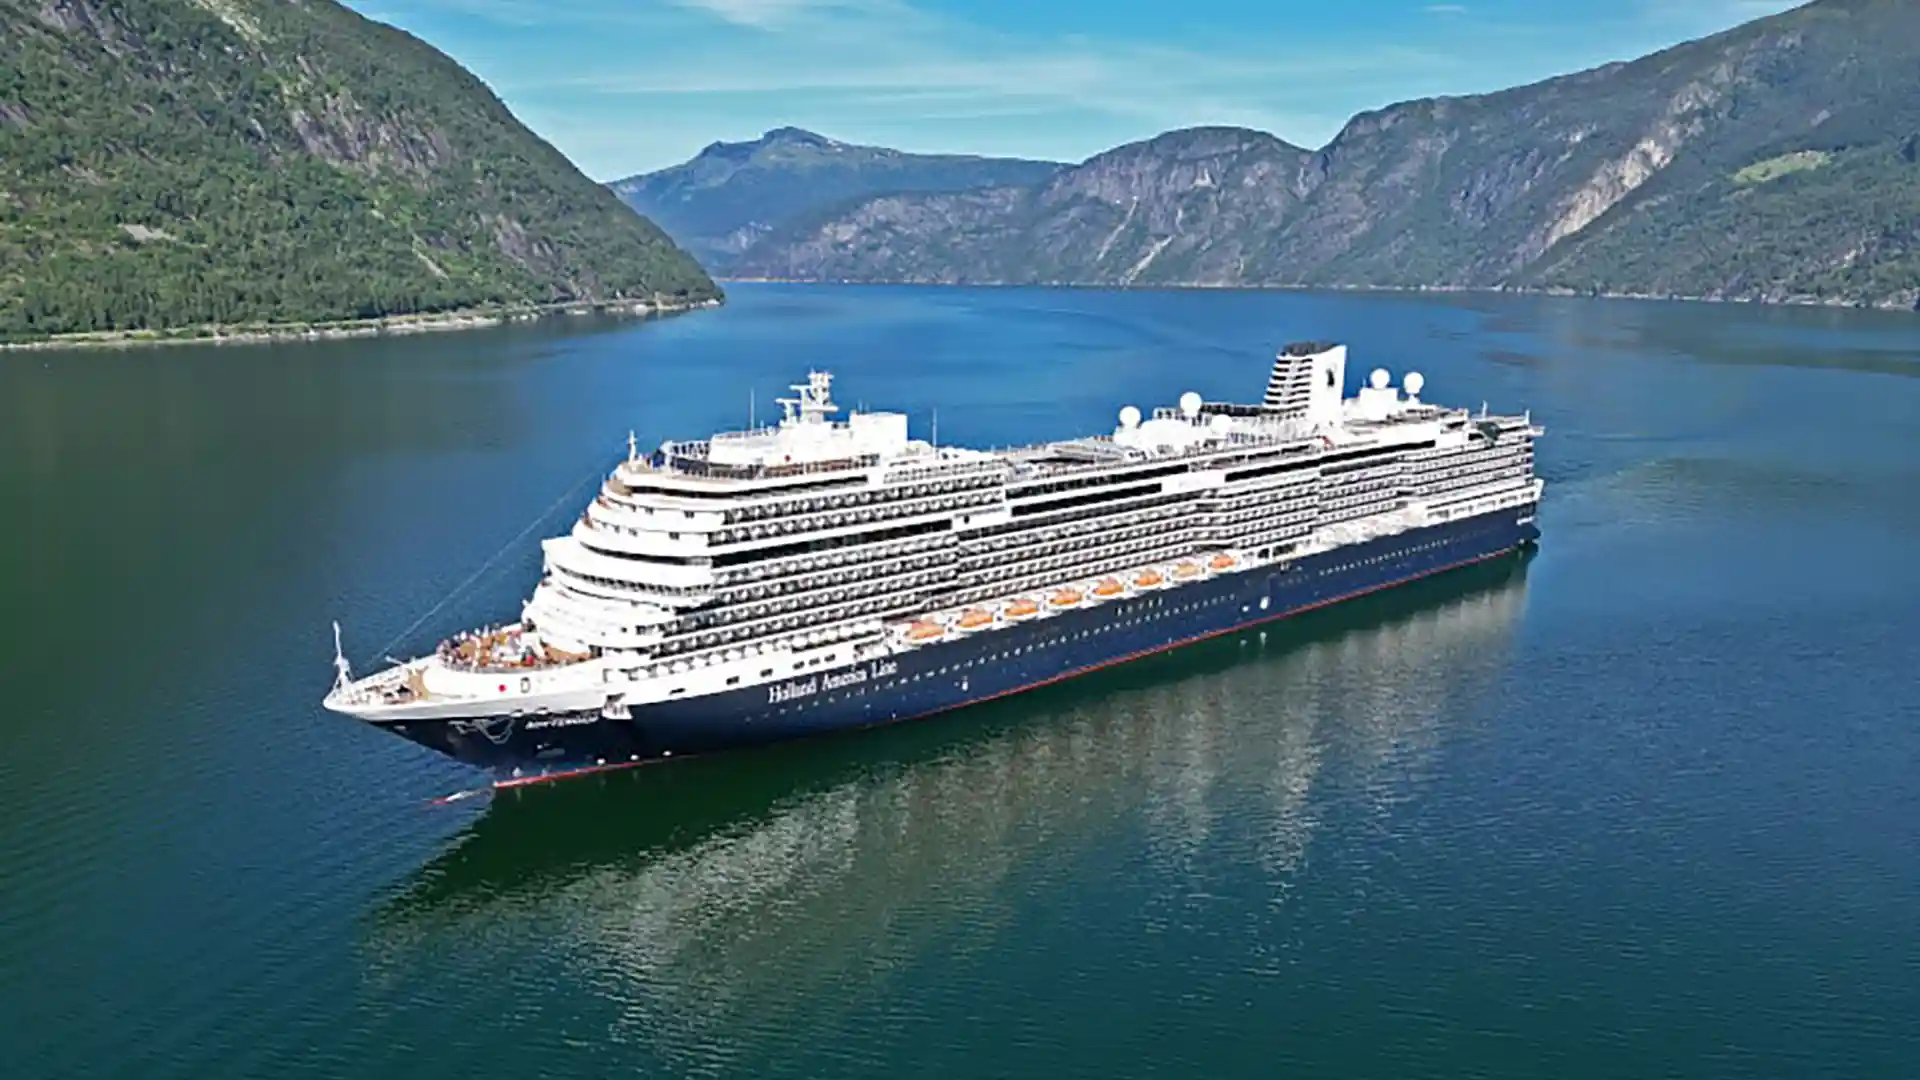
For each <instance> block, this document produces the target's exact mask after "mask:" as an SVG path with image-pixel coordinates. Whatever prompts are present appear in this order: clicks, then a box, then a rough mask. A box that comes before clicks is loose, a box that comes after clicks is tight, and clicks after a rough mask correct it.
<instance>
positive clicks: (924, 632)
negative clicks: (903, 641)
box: [907, 619, 947, 641]
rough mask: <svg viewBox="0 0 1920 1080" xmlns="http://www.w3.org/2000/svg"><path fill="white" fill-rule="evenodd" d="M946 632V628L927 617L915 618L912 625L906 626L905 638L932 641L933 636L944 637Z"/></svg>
mask: <svg viewBox="0 0 1920 1080" xmlns="http://www.w3.org/2000/svg"><path fill="white" fill-rule="evenodd" d="M946 633H947V628H946V627H944V626H941V625H940V624H939V623H937V622H931V621H929V620H927V619H916V620H914V623H913V625H912V626H909V627H907V640H908V641H932V640H934V639H935V638H940V637H945V636H946Z"/></svg>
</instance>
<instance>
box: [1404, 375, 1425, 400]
mask: <svg viewBox="0 0 1920 1080" xmlns="http://www.w3.org/2000/svg"><path fill="white" fill-rule="evenodd" d="M1400 385H1402V386H1404V387H1406V388H1407V396H1409V397H1419V396H1420V391H1421V390H1422V389H1424V388H1425V387H1426V385H1427V377H1426V376H1425V375H1422V374H1420V373H1419V372H1417V371H1409V372H1407V377H1406V378H1404V379H1402V380H1400Z"/></svg>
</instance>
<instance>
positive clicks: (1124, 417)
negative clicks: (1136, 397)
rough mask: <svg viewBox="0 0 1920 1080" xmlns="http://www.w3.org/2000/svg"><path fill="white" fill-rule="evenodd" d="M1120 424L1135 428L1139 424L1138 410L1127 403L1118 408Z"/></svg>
mask: <svg viewBox="0 0 1920 1080" xmlns="http://www.w3.org/2000/svg"><path fill="white" fill-rule="evenodd" d="M1120 426H1121V427H1123V428H1135V427H1139V426H1140V410H1139V409H1136V408H1134V407H1133V406H1131V405H1129V406H1127V407H1126V408H1124V409H1121V410H1120Z"/></svg>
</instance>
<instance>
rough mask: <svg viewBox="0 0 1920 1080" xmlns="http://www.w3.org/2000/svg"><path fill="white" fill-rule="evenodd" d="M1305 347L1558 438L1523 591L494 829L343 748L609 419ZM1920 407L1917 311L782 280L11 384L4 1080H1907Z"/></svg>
mask: <svg viewBox="0 0 1920 1080" xmlns="http://www.w3.org/2000/svg"><path fill="white" fill-rule="evenodd" d="M1304 336H1315V337H1336V338H1340V339H1343V340H1346V341H1349V342H1350V343H1351V344H1352V345H1353V346H1354V347H1355V349H1356V356H1355V359H1356V363H1357V365H1358V366H1359V368H1360V369H1361V370H1364V369H1365V368H1367V367H1370V366H1372V365H1373V364H1375V363H1384V364H1386V365H1387V366H1390V367H1392V368H1394V369H1395V370H1396V371H1398V370H1402V369H1404V368H1406V367H1409V366H1414V367H1418V368H1419V369H1420V370H1421V371H1423V372H1424V373H1425V374H1426V376H1427V382H1428V386H1429V387H1430V389H1429V392H1428V393H1429V396H1430V397H1433V398H1434V399H1436V400H1442V401H1448V402H1465V403H1471V404H1475V405H1477V404H1478V403H1479V402H1480V400H1481V399H1483V398H1484V399H1487V400H1488V401H1490V402H1491V403H1493V404H1494V405H1495V406H1496V407H1502V408H1521V407H1529V406H1530V407H1531V408H1532V409H1533V411H1534V415H1535V416H1536V417H1537V418H1540V419H1541V420H1542V421H1543V422H1544V423H1545V424H1546V426H1547V427H1548V429H1549V431H1550V437H1549V438H1548V439H1547V440H1546V441H1545V442H1544V443H1543V444H1542V446H1541V450H1540V461H1541V470H1542V472H1543V473H1544V474H1545V475H1546V476H1547V477H1548V478H1549V481H1550V487H1549V490H1548V501H1547V504H1546V507H1545V509H1544V512H1543V513H1542V516H1541V521H1542V526H1543V528H1544V529H1545V532H1546V539H1545V541H1544V543H1543V545H1542V548H1541V550H1540V552H1539V554H1538V555H1537V557H1535V558H1533V559H1532V560H1530V561H1529V562H1527V563H1525V564H1523V565H1520V566H1517V567H1513V568H1510V569H1505V570H1499V571H1491V572H1486V571H1475V572H1472V573H1470V574H1469V575H1468V576H1465V577H1458V578H1453V579H1448V580H1443V581H1439V582H1433V583H1428V584H1426V585H1422V586H1419V587H1416V588H1414V589H1410V590H1406V591H1404V592H1403V593H1401V594H1400V595H1396V596H1392V597H1387V598H1379V599H1374V600H1368V601H1363V602H1360V603H1357V604H1355V605H1350V606H1349V607H1348V608H1346V609H1344V610H1339V611H1334V612H1329V613H1323V614H1321V615H1316V616H1311V617H1307V618H1303V619H1300V620H1297V621H1295V622H1292V623H1289V624H1282V625H1281V626H1280V627H1279V628H1275V629H1272V630H1270V631H1268V632H1267V633H1265V634H1264V635H1262V634H1253V635H1249V636H1246V637H1243V638H1240V639H1229V640H1222V641H1218V642H1215V643H1212V644H1210V645H1207V646H1203V647H1198V648H1195V649H1192V650H1188V651H1185V652H1182V653H1179V654H1176V655H1174V656H1170V657H1162V658H1158V659H1156V660H1152V661H1148V662H1144V663H1143V664H1140V665H1136V666H1134V667H1132V668H1128V669H1123V670H1120V671H1117V672H1112V673H1109V674H1106V675H1102V676H1096V677H1093V678H1090V679H1087V680H1083V681H1081V682H1079V683H1077V684H1074V685H1070V686H1065V687H1058V688H1054V689H1052V690H1049V691H1045V692H1041V693H1038V694H1035V695H1031V696H1029V697H1025V698H1021V699H1014V700H1010V701H1007V702H1002V703H998V704H996V705H992V706H988V707H985V708H982V709H978V710H975V711H972V712H967V713H961V714H956V715H953V716H950V717H948V718H945V719H941V720H937V721H929V722H925V723H922V724H919V725H915V726H910V727H906V728H901V729H895V730H891V731H885V732H879V733H873V734H868V735H862V736H856V737H850V738H842V739H832V740H826V741H821V742H815V743H811V744H806V745H799V746H791V747H786V748H781V749H778V750H775V751H772V752H766V753H757V754H750V755H745V756H736V757H732V758H723V759H719V760H713V761H705V762H688V763H683V764H681V765H676V766H671V767H662V768H654V769H648V770H642V771H640V772H636V773H632V774H626V775H621V776H617V777H613V778H608V779H603V780H588V781H576V782H573V783H570V784H564V785H559V786H555V787H552V788H548V789H544V790H534V791H528V792H524V793H518V794H516V795H514V796H512V797H502V798H499V799H497V800H494V801H492V802H491V803H489V802H487V801H486V800H483V799H473V800H469V801H466V802H463V803H458V804H456V805H454V806H451V807H430V806H428V805H427V804H428V803H429V801H430V800H431V799H432V798H433V797H435V796H439V795H443V794H446V793H448V792H451V791H455V790H458V789H461V788H465V787H468V786H470V785H471V783H472V781H473V777H472V776H471V775H470V774H467V773H465V772H463V771H462V770H461V769H459V768H458V767H456V766H452V765H449V764H445V763H443V762H441V761H439V760H438V759H436V758H433V757H431V756H429V755H428V754H427V753H426V752H424V751H420V750H417V749H415V748H414V747H412V746H410V745H408V744H406V743H404V742H402V741H400V740H397V739H392V738H388V737H385V736H382V735H380V734H379V733H377V732H373V731H370V730H366V729H363V728H361V727H359V726H357V725H355V724H352V723H350V722H347V721H344V720H341V719H338V718H334V717H331V716H328V715H325V714H323V713H322V711H321V710H320V709H319V707H318V705H317V702H318V699H319V697H320V695H321V694H322V692H323V691H324V689H325V687H326V684H327V682H328V679H329V675H330V672H329V668H328V659H329V656H330V645H329V640H328V630H327V624H328V621H329V620H330V619H333V618H336V617H337V618H340V619H341V620H342V621H343V622H344V623H345V624H346V627H347V637H348V648H349V652H350V653H351V654H352V655H353V656H354V657H355V658H356V659H357V660H359V661H360V662H361V663H363V664H364V663H365V662H367V661H369V660H371V659H372V658H373V657H375V656H377V655H379V653H380V651H381V650H382V649H383V647H385V646H386V643H387V642H388V641H389V640H390V639H393V638H394V637H395V636H396V635H400V636H401V637H402V640H401V641H399V642H398V643H397V644H395V645H394V646H392V649H393V651H395V652H396V653H399V652H403V651H407V650H413V649H419V648H424V647H428V646H430V644H431V642H432V641H433V640H435V639H436V638H437V637H438V636H440V635H442V634H444V633H445V632H447V631H450V630H452V629H454V628H456V627H458V626H461V625H465V624H469V623H473V622H478V621H482V620H486V619H489V618H493V617H497V616H499V615H502V614H508V613H511V612H512V611H513V610H514V605H515V602H516V601H517V598H518V597H519V596H520V595H521V594H522V592H523V591H524V589H525V588H526V587H527V586H528V585H529V583H530V581H531V579H532V577H533V576H534V575H535V574H536V572H537V559H538V555H537V549H536V547H535V545H534V544H533V543H532V541H531V538H529V540H528V541H527V542H525V543H523V544H521V545H519V546H515V547H513V548H511V549H510V554H509V555H508V556H507V557H505V558H503V559H501V560H499V561H497V562H495V563H493V564H492V565H491V566H487V569H486V572H485V573H482V574H480V576H479V577H478V579H477V580H476V581H474V583H473V584H472V585H471V587H470V588H468V589H467V590H466V591H465V592H462V593H460V594H458V595H457V596H456V597H455V599H453V600H452V601H451V602H449V603H447V604H446V605H445V606H444V607H441V608H440V609H439V610H438V611H437V612H436V611H434V607H435V605H436V604H437V603H439V602H440V601H441V599H442V598H443V597H445V596H447V594H448V593H449V592H450V591H452V590H454V589H455V588H456V587H457V586H460V585H461V584H462V583H463V582H465V581H467V580H468V579H470V578H472V577H473V576H474V575H475V572H476V570H479V569H480V568H482V567H483V566H484V565H486V564H487V561H488V559H489V558H490V557H491V556H493V555H494V553H495V552H496V551H499V550H500V549H501V548H502V546H503V545H506V544H507V543H508V541H510V540H511V539H512V538H514V537H515V535H516V534H518V533H520V532H521V531H522V530H523V529H524V528H526V527H527V525H528V523H529V522H530V521H533V520H534V519H535V518H537V517H539V516H541V515H542V514H543V513H545V512H548V511H549V509H550V508H553V507H555V505H556V500H559V501H560V502H559V508H558V509H552V511H551V513H550V514H549V516H548V517H547V520H546V522H545V524H544V525H543V527H542V530H541V531H553V530H557V529H559V528H560V527H561V526H562V525H563V523H564V522H565V520H566V519H567V518H568V516H569V515H570V514H571V513H572V512H573V511H574V509H575V508H576V507H577V505H578V504H579V501H580V500H581V499H583V498H584V497H585V495H584V490H585V489H583V488H581V487H579V485H580V484H581V482H582V481H583V480H585V479H586V478H588V477H590V476H592V475H593V474H594V473H595V472H596V471H597V470H598V469H600V468H602V467H604V466H606V465H607V464H609V463H610V461H611V460H612V457H613V455H614V454H616V453H617V452H619V451H623V450H624V441H625V438H626V434H627V431H628V429H629V428H634V429H636V430H637V431H638V432H639V435H640V438H641V439H642V440H643V443H644V444H647V445H651V444H652V443H654V442H657V441H658V440H659V439H661V438H663V437H667V436H677V437H686V436H696V435H700V434H703V433H705V432H706V431H708V430H709V429H711V428H714V427H726V426H737V425H739V424H740V423H742V422H744V421H745V420H746V419H747V415H748V410H749V394H748V389H749V387H752V388H755V391H756V394H757V399H758V401H759V403H760V404H761V405H762V406H763V408H762V409H761V412H762V415H765V414H767V413H770V412H771V411H772V410H771V408H768V407H766V406H767V405H768V403H769V401H770V399H771V398H772V397H773V396H774V395H775V394H776V393H777V392H779V391H780V390H781V389H782V387H783V386H784V384H785V383H787V382H788V381H791V379H792V378H794V377H796V376H797V375H799V374H800V373H803V372H804V371H806V369H807V368H808V367H810V366H815V367H827V368H830V369H832V370H834V371H835V372H836V373H837V374H838V375H839V376H840V383H839V388H840V390H841V396H842V397H843V398H844V399H846V400H848V401H849V402H853V401H857V400H864V401H866V402H869V403H872V404H874V405H889V406H897V407H904V408H907V409H909V410H911V411H912V412H913V413H914V422H915V425H916V428H917V429H918V430H920V431H922V432H924V431H925V430H927V428H929V427H930V426H931V422H932V419H933V415H932V410H933V409H934V407H936V406H937V407H938V409H939V418H938V420H939V432H940V437H941V438H942V439H943V440H949V441H956V442H967V443H975V444H995V443H1005V442H1009V441H1016V440H1018V441H1026V440H1030V439H1033V438H1038V437H1043V436H1059V435H1066V434H1071V433H1076V432H1080V431H1083V430H1086V429H1092V428H1102V427H1105V426H1108V425H1110V424H1111V422H1112V421H1111V417H1112V416H1113V411H1114V409H1115V408H1117V407H1118V406H1119V405H1121V404H1125V403H1129V402H1132V403H1136V404H1141V405H1152V404H1158V403H1165V402H1169V401H1171V400H1173V399H1174V398H1175V397H1176V396H1177V395H1178V394H1179V392H1181V391H1183V390H1186V389H1195V390H1199V391H1201V392H1202V393H1204V394H1206V395H1207V396H1208V397H1210V398H1213V397H1229V398H1242V399H1245V398H1251V397H1254V396H1256V395H1257V394H1258V393H1259V391H1260V389H1261V387H1262V385H1263V383H1264V381H1265V378H1266V357H1268V356H1270V355H1271V352H1272V348H1273V347H1274V346H1275V345H1277V344H1278V343H1280V342H1282V341H1284V340H1287V339H1290V338H1294V337H1304ZM1356 374H1357V373H1356ZM1916 376H1920V321H1915V320H1914V319H1911V318H1899V317H1892V316H1875V315H1866V314H1852V313H1835V312H1808V311H1752V310H1744V309H1741V308H1735V307H1705V306H1685V305H1660V304H1636V303H1626V302H1605V303H1595V302H1584V301H1571V300H1566V301H1563V300H1534V299H1498V300H1430V299H1416V298H1392V297H1357V296H1314V295H1261V294H1250V293H1229V292H1217V293H1138V294H1115V293H1104V292H1093V291H1042V290H1003V291H966V290H947V291H937V290H911V289H852V288H842V289H832V288H800V287H741V288H738V289H736V290H735V291H734V302H733V303H732V304H731V305H730V306H729V307H728V308H726V309H724V310H721V311H718V312H712V313H703V314H700V315H696V316H691V317H686V318H681V319H675V320H670V321H667V322H662V323H657V324H652V325H611V326H610V325H602V324H597V323H579V324H575V325H570V326H559V325H549V326H542V327H538V328H531V329H525V328H523V329H515V330H507V331H500V332H487V333H480V334H467V335H446V336H434V337H424V338H418V339H413V340H405V341H398V342H390V343H389V342H376V343H368V342H357V343H345V344H337V345H309V346H295V347H273V348H266V347H260V348H225V349H207V350H202V351H188V350H170V351H138V352H126V353H112V352H106V353H85V354H73V355H37V354H26V355H0V614H4V616H5V618H4V622H3V623H0V725H4V726H3V728H0V730H3V731H4V734H5V738H6V743H5V748H4V751H0V799H4V807H5V813H4V814H3V815H0V1061H4V1062H5V1064H4V1066H0V1071H4V1074H5V1075H6V1076H8V1077H23V1078H30V1080H39V1078H43V1077H66V1076H74V1077H79V1076H87V1077H111V1076H125V1077H139V1078H142V1080H146V1078H154V1080H163V1078H165V1080H170V1078H181V1080H213V1078H222V1077H273V1078H276V1080H278V1078H308V1077H340V1078H346V1077H396V1078H399V1077H404V1078H407V1080H424V1078H431V1077H461V1078H466V1077H473V1076H527V1077H532V1076H541V1077H600V1076H613V1075H625V1076H633V1075H642V1076H671V1075H701V1076H717V1075H752V1076H774V1077H821V1076H834V1077H840V1076H848V1077H853V1076H859V1077H867V1076H871V1077H887V1078H892V1077H900V1076H910V1075H911V1076H978V1077H1046V1078H1055V1077H1069V1076H1085V1077H1098V1078H1101V1080H1110V1078H1117V1077H1140V1076H1170V1075H1181V1076H1208V1077H1249V1078H1251V1077H1270V1076H1279V1075H1302V1076H1356V1077H1392V1078H1395V1080H1399V1078H1406V1077H1424V1076H1431V1077H1448V1078H1457V1077H1515V1078H1522V1077H1524V1078H1535V1077H1542V1076H1553V1077H1563V1078H1564V1077H1622V1078H1634V1080H1641V1078H1646V1077H1657V1076H1687V1077H1736V1076H1738V1077H1747V1076H1768V1077H1787V1076H1792V1077H1801V1076H1806V1077H1812V1076H1830V1077H1888V1078H1896V1077H1898V1078H1910V1077H1912V1076H1914V1075H1916V1074H1920V937H1917V936H1916V934H1915V928H1916V926H1920V794H1917V792H1920V709H1917V708H1916V704H1915V699H1916V688H1917V687H1920V678H1917V677H1916V674H1915V673H1916V672H1917V671H1920V543H1917V542H1920V378H1916ZM429 612H433V613H432V614H431V616H430V617H429V618H428V619H427V621H426V624H425V625H423V626H421V627H419V628H418V629H416V630H413V631H412V632H410V633H403V631H406V630H407V628H408V626H409V624H411V623H413V622H414V621H415V620H416V619H417V618H418V617H419V616H421V615H422V614H426V613H429Z"/></svg>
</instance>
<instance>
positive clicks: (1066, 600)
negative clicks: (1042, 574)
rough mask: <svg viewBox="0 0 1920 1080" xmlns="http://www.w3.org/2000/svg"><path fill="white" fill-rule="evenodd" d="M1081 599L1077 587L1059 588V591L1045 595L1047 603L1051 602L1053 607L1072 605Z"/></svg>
mask: <svg viewBox="0 0 1920 1080" xmlns="http://www.w3.org/2000/svg"><path fill="white" fill-rule="evenodd" d="M1082 599H1083V598H1082V597H1081V595H1080V590H1079V589H1061V590H1060V591H1059V592H1057V593H1054V594H1053V595H1052V596H1049V597H1047V603H1049V604H1052V605H1053V606H1054V607H1073V606H1074V605H1075V604H1078V603H1079V602H1080V601H1081V600H1082Z"/></svg>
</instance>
